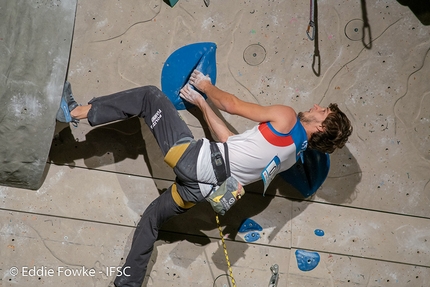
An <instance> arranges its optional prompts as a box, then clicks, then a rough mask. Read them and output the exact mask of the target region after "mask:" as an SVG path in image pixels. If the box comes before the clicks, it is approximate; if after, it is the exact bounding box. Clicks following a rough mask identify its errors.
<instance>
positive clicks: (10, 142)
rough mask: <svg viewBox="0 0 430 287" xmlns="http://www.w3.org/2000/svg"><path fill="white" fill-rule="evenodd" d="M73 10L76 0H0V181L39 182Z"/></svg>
mask: <svg viewBox="0 0 430 287" xmlns="http://www.w3.org/2000/svg"><path fill="white" fill-rule="evenodd" d="M75 14H76V0H61V1H60V0H41V1H34V0H31V1H25V0H23V1H7V0H2V1H1V2H0V103H1V109H0V185H6V186H12V187H20V188H28V189H37V188H39V187H40V185H41V184H42V179H43V173H44V170H45V166H46V160H47V157H48V153H49V148H50V146H51V142H52V136H53V134H54V129H55V114H56V112H57V110H58V107H59V104H60V97H61V92H62V89H63V84H64V80H65V78H66V74H67V65H68V62H69V55H70V48H71V41H72V34H73V26H74V22H75Z"/></svg>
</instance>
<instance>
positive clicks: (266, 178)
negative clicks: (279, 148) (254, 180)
mask: <svg viewBox="0 0 430 287" xmlns="http://www.w3.org/2000/svg"><path fill="white" fill-rule="evenodd" d="M280 169H281V160H280V159H279V157H278V156H275V157H274V158H273V159H272V160H271V161H270V163H269V164H268V165H267V166H266V168H265V169H264V170H263V171H262V172H261V178H262V179H263V183H264V191H263V196H264V194H265V193H266V189H267V187H268V186H269V184H270V182H271V181H272V180H273V179H274V178H275V176H276V175H277V174H278V172H279V170H280Z"/></svg>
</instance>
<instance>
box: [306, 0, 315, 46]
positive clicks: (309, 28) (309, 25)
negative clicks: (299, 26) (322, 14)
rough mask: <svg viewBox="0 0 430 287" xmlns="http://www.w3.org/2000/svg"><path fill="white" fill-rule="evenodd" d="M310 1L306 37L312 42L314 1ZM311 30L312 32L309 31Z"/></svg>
mask: <svg viewBox="0 0 430 287" xmlns="http://www.w3.org/2000/svg"><path fill="white" fill-rule="evenodd" d="M310 1H311V8H310V15H309V24H308V29H307V30H306V34H307V35H308V38H309V40H311V41H313V40H314V39H315V9H314V8H315V0H310ZM311 29H312V31H311Z"/></svg>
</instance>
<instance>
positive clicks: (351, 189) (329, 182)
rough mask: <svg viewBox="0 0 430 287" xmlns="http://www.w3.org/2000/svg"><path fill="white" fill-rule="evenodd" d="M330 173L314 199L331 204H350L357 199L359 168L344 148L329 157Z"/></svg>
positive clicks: (359, 177) (359, 179)
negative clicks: (317, 198)
mask: <svg viewBox="0 0 430 287" xmlns="http://www.w3.org/2000/svg"><path fill="white" fill-rule="evenodd" d="M330 161H331V165H330V172H329V174H328V176H327V179H326V180H325V182H324V183H323V185H322V187H321V188H320V189H319V190H318V191H317V192H316V194H315V196H314V197H319V198H321V199H323V200H325V201H327V202H330V203H333V204H344V203H347V204H349V203H351V202H353V201H354V199H355V198H356V197H357V185H358V183H359V182H360V181H361V176H362V172H361V168H360V166H359V165H358V163H357V160H356V159H355V157H354V156H353V155H352V154H351V152H350V151H349V149H348V148H347V147H346V146H345V147H344V148H342V149H339V150H336V151H335V152H334V153H333V154H332V155H331V156H330Z"/></svg>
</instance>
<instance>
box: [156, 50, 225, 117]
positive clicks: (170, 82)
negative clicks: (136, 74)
mask: <svg viewBox="0 0 430 287" xmlns="http://www.w3.org/2000/svg"><path fill="white" fill-rule="evenodd" d="M216 48H217V46H216V44H215V43H212V42H202V43H194V44H190V45H186V46H184V47H182V48H179V49H178V50H176V51H174V52H173V53H172V54H171V55H170V56H169V57H168V58H167V60H166V62H165V63H164V66H163V69H162V71H161V90H162V91H163V93H164V94H166V96H167V97H168V98H169V99H170V101H171V102H172V103H173V105H174V106H175V108H176V109H177V110H184V109H186V108H189V107H192V106H193V105H192V104H190V103H188V102H187V101H183V100H182V98H181V97H180V96H179V91H180V90H181V89H182V87H183V86H185V84H186V83H187V82H188V79H189V78H190V76H191V73H192V72H193V71H194V70H198V71H200V72H202V73H203V74H205V75H209V77H210V78H211V82H212V84H214V85H215V83H216V59H215V54H216ZM202 95H203V96H204V97H205V98H206V95H204V94H202Z"/></svg>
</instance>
